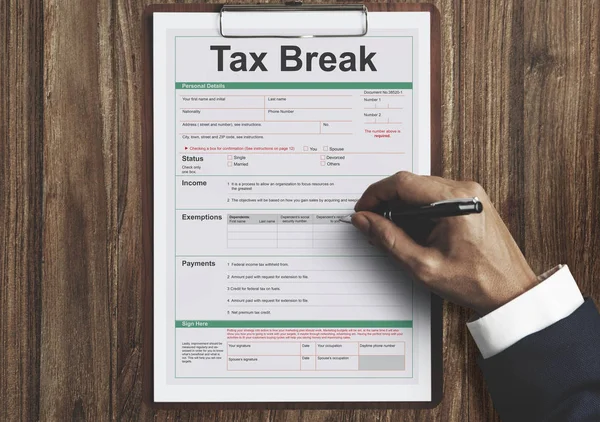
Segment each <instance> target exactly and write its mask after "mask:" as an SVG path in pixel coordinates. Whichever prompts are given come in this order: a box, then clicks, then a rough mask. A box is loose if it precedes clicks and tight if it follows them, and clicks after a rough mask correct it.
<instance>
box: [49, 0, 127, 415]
mask: <svg viewBox="0 0 600 422" xmlns="http://www.w3.org/2000/svg"><path fill="white" fill-rule="evenodd" d="M44 14H45V23H46V26H45V39H44V57H45V69H46V74H45V80H44V98H45V118H44V135H45V136H44V221H45V224H44V231H43V234H44V238H43V239H44V242H43V289H42V306H41V309H42V329H41V335H42V339H43V343H42V350H41V356H42V359H41V371H40V372H41V375H40V414H41V415H43V417H44V418H45V419H48V420H67V419H73V420H84V419H85V420H94V421H96V420H98V421H100V420H109V419H111V415H112V412H113V407H114V403H113V396H112V392H113V381H114V375H115V374H114V365H113V356H112V353H113V352H114V351H116V347H117V345H116V344H115V340H114V338H115V336H114V323H115V320H114V315H115V313H114V305H115V304H114V297H113V296H114V292H115V284H114V283H115V265H116V259H117V256H116V230H115V228H116V209H117V207H116V199H117V195H116V177H115V176H116V161H115V152H114V151H115V148H116V143H115V142H116V140H115V139H114V131H113V129H112V128H113V127H114V120H115V117H114V107H113V106H112V103H111V101H112V97H113V95H114V93H113V92H112V90H111V86H110V84H107V81H108V80H110V79H111V66H110V60H109V57H110V55H111V54H113V48H112V45H111V42H110V35H109V34H108V33H109V31H110V25H111V24H112V21H111V9H110V4H107V2H98V3H97V4H96V5H94V4H92V5H90V4H88V3H87V2H60V1H54V0H50V1H47V2H45V9H44Z"/></svg>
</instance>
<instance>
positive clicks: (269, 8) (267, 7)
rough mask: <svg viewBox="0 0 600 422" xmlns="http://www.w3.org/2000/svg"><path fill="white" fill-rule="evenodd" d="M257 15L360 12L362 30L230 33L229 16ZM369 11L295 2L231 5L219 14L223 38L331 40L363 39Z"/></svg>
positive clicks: (360, 6) (355, 6) (362, 7)
mask: <svg viewBox="0 0 600 422" xmlns="http://www.w3.org/2000/svg"><path fill="white" fill-rule="evenodd" d="M253 12H254V13H256V12H269V13H271V12H273V13H281V12H360V13H361V28H360V32H357V33H356V34H343V33H342V34H337V33H336V34H302V35H286V34H261V35H255V34H248V35H239V34H232V33H231V31H230V32H229V33H228V30H227V20H228V18H227V16H228V15H229V16H231V14H233V13H253ZM367 14H368V10H367V7H366V6H365V5H364V4H331V5H326V4H323V5H318V4H311V5H303V4H302V2H301V1H293V2H289V3H285V4H257V5H243V4H231V5H224V6H223V7H222V8H221V12H220V13H219V32H220V34H221V36H222V37H223V38H331V37H363V36H365V35H366V34H367V32H368V29H369V19H368V16H367Z"/></svg>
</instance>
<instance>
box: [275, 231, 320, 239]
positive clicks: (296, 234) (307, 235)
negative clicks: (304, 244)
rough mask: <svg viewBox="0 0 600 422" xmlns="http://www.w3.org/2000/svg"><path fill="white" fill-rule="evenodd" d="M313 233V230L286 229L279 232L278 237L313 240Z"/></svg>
mask: <svg viewBox="0 0 600 422" xmlns="http://www.w3.org/2000/svg"><path fill="white" fill-rule="evenodd" d="M312 238H313V233H312V231H289V232H288V231H286V232H282V231H279V232H277V239H279V240H285V239H290V240H291V239H295V240H312Z"/></svg>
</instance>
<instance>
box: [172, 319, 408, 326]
mask: <svg viewBox="0 0 600 422" xmlns="http://www.w3.org/2000/svg"><path fill="white" fill-rule="evenodd" d="M175 328H412V321H301V320H300V321H204V320H203V321H200V320H180V321H175Z"/></svg>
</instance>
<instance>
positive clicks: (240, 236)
mask: <svg viewBox="0 0 600 422" xmlns="http://www.w3.org/2000/svg"><path fill="white" fill-rule="evenodd" d="M227 239H228V240H267V239H269V240H277V233H276V232H268V231H267V232H229V233H227Z"/></svg>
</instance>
